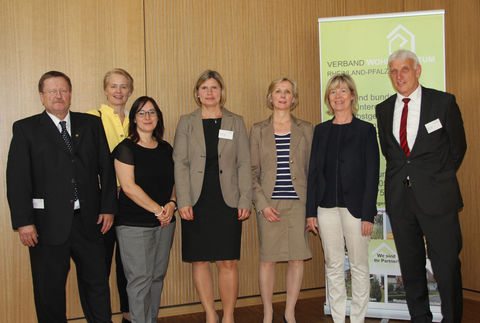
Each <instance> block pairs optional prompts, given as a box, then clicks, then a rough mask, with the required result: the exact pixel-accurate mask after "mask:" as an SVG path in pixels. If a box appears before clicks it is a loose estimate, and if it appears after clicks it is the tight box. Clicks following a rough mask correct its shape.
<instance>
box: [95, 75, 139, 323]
mask: <svg viewBox="0 0 480 323" xmlns="http://www.w3.org/2000/svg"><path fill="white" fill-rule="evenodd" d="M103 90H104V92H105V96H106V97H107V104H102V105H101V106H100V109H98V110H90V111H88V113H90V114H93V115H96V116H99V117H100V118H101V119H102V124H103V128H104V129H105V134H106V136H107V141H108V147H109V148H110V151H113V149H115V147H117V145H118V144H119V143H120V142H121V141H123V139H125V138H127V137H128V126H129V122H128V116H127V117H126V116H125V114H128V113H127V110H126V109H125V105H126V104H127V101H128V98H129V97H130V95H132V92H133V78H132V77H131V76H130V74H129V73H128V72H127V71H125V70H124V69H121V68H115V69H113V70H111V71H108V72H107V73H106V74H105V76H104V78H103ZM117 186H118V189H120V185H119V183H118V182H117ZM104 240H105V253H106V261H107V268H108V270H109V271H110V267H111V266H112V258H113V249H114V247H115V241H116V234H115V230H110V231H109V232H108V233H107V235H106V236H105V239H104ZM115 262H116V264H117V267H116V272H117V288H118V295H119V297H120V310H121V311H122V313H123V318H122V322H123V323H128V322H130V315H129V309H128V307H129V306H128V296H127V290H126V288H127V279H126V278H125V274H124V273H123V266H122V260H121V256H120V251H119V250H118V244H117V250H116V252H115Z"/></svg>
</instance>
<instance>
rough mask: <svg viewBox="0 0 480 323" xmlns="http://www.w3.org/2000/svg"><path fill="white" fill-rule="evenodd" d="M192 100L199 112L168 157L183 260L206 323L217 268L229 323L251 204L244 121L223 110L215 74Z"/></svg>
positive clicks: (208, 74)
mask: <svg viewBox="0 0 480 323" xmlns="http://www.w3.org/2000/svg"><path fill="white" fill-rule="evenodd" d="M193 95H194V99H195V102H196V103H197V105H198V106H200V108H199V109H197V110H195V111H194V112H192V113H190V114H187V115H184V116H182V117H181V119H180V121H179V122H178V126H177V130H176V132H175V140H174V152H173V159H174V162H175V186H176V191H177V203H178V208H179V213H180V216H181V218H182V258H183V261H187V262H191V263H192V273H193V282H194V284H195V287H196V289H197V292H198V295H199V297H200V301H201V302H202V305H203V308H204V309H205V312H206V316H207V322H210V323H212V322H218V316H217V314H216V312H215V306H214V299H213V296H214V292H213V279H212V274H211V271H210V262H212V261H214V262H215V263H216V265H217V269H218V286H219V290H220V297H221V299H222V304H223V318H222V322H223V323H233V321H234V319H233V311H234V307H235V303H236V301H237V295H238V266H237V260H238V259H239V258H240V242H241V234H242V221H243V220H245V219H247V218H248V217H249V215H250V207H251V203H252V201H251V196H252V181H251V173H250V172H251V167H250V149H249V144H248V135H247V130H246V128H245V124H244V122H243V118H242V117H241V116H239V115H236V114H234V113H232V112H230V111H228V110H227V109H225V108H224V107H223V104H224V103H225V99H226V96H225V85H224V82H223V79H222V77H221V76H220V74H218V72H215V71H211V70H207V71H205V72H203V73H202V74H201V75H200V77H199V79H198V81H197V83H196V85H195V87H194V90H193Z"/></svg>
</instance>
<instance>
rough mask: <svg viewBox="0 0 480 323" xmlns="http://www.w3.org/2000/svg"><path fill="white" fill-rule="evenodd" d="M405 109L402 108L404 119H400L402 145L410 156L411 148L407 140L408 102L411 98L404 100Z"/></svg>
mask: <svg viewBox="0 0 480 323" xmlns="http://www.w3.org/2000/svg"><path fill="white" fill-rule="evenodd" d="M402 101H403V103H404V105H403V110H402V119H401V121H400V146H401V147H402V149H403V151H404V152H405V155H406V156H407V157H409V156H410V148H408V142H407V117H408V102H410V99H409V98H404V99H403V100H402Z"/></svg>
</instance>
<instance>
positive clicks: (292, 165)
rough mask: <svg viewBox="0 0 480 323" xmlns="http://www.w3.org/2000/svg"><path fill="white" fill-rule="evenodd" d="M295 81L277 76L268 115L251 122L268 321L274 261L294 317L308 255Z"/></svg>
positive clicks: (288, 314)
mask: <svg viewBox="0 0 480 323" xmlns="http://www.w3.org/2000/svg"><path fill="white" fill-rule="evenodd" d="M297 104H298V91H297V85H296V83H295V82H294V81H293V80H290V79H288V78H281V79H278V80H275V81H273V82H272V83H271V84H270V86H269V88H268V93H267V106H268V107H269V108H270V109H271V110H273V113H272V115H271V116H270V117H269V118H268V119H267V120H264V121H261V122H259V123H256V124H254V125H253V127H252V130H251V134H250V150H251V158H252V180H253V201H254V204H255V209H256V210H257V225H258V234H259V238H260V268H259V285H260V293H261V296H262V302H263V307H264V314H263V315H264V316H263V322H272V321H273V309H272V296H273V288H274V285H275V264H276V263H277V262H284V261H286V262H288V269H287V300H286V307H285V315H284V318H283V319H284V321H285V322H295V304H296V302H297V298H298V294H299V292H300V286H301V284H302V278H303V262H304V260H305V259H309V258H310V257H311V252H310V248H309V245H308V235H307V233H306V232H305V201H306V187H307V174H308V161H309V158H310V147H311V143H312V136H313V126H312V125H311V124H310V123H308V122H306V121H303V120H300V119H297V118H295V117H294V116H293V115H292V113H291V111H292V110H293V109H294V108H295V107H296V106H297Z"/></svg>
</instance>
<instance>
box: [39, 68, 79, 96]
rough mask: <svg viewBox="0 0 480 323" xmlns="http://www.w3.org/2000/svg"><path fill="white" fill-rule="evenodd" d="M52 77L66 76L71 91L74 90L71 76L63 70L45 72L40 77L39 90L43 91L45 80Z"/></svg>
mask: <svg viewBox="0 0 480 323" xmlns="http://www.w3.org/2000/svg"><path fill="white" fill-rule="evenodd" d="M52 77H62V78H64V79H65V81H67V83H68V89H69V91H70V92H72V82H70V78H69V77H68V76H67V75H66V74H65V73H62V72H59V71H50V72H47V73H45V74H43V75H42V77H40V80H39V81H38V92H43V83H44V82H45V80H48V79H50V78H52Z"/></svg>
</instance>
